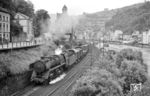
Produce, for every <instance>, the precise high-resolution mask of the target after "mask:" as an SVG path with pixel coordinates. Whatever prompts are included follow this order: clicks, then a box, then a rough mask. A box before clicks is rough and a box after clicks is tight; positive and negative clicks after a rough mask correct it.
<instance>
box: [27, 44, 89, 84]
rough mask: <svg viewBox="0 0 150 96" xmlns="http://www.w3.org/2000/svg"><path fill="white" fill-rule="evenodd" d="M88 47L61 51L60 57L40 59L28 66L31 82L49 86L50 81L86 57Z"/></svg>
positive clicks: (83, 46)
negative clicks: (30, 71)
mask: <svg viewBox="0 0 150 96" xmlns="http://www.w3.org/2000/svg"><path fill="white" fill-rule="evenodd" d="M88 51H89V45H88V44H86V45H82V46H78V47H75V48H74V49H68V50H66V51H63V52H62V53H61V54H60V55H53V56H50V57H42V58H41V60H38V61H36V62H34V63H32V64H31V65H30V69H31V70H32V75H31V82H34V83H36V84H46V85H47V84H49V82H50V81H52V80H53V79H55V78H56V77H58V76H60V75H61V74H62V73H63V72H64V71H66V70H68V69H70V68H71V67H72V66H73V65H75V64H77V63H78V62H80V61H81V60H82V58H84V57H85V56H86V54H87V53H88Z"/></svg>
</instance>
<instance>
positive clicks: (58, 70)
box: [56, 67, 63, 76]
mask: <svg viewBox="0 0 150 96" xmlns="http://www.w3.org/2000/svg"><path fill="white" fill-rule="evenodd" d="M56 73H57V76H58V75H61V74H62V73H63V68H62V67H60V68H58V69H56Z"/></svg>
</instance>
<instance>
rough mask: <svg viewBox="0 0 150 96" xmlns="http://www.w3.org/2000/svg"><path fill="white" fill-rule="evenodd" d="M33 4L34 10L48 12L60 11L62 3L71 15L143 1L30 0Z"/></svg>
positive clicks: (142, 0)
mask: <svg viewBox="0 0 150 96" xmlns="http://www.w3.org/2000/svg"><path fill="white" fill-rule="evenodd" d="M30 1H32V3H33V4H34V7H35V10H38V9H45V10H47V11H48V12H49V14H53V13H57V12H61V9H62V7H63V5H64V4H65V5H66V6H67V7H68V13H69V14H71V15H78V14H82V13H83V12H87V13H93V12H97V11H101V10H103V9H104V8H108V9H114V8H120V7H123V6H127V5H132V4H135V3H141V2H144V0H30Z"/></svg>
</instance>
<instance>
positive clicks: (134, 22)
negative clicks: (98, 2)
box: [105, 2, 150, 34]
mask: <svg viewBox="0 0 150 96" xmlns="http://www.w3.org/2000/svg"><path fill="white" fill-rule="evenodd" d="M116 10H117V13H116V14H115V15H114V16H113V17H112V19H111V20H109V21H108V22H107V23H106V25H105V27H106V28H107V29H112V30H122V31H123V32H124V33H128V34H132V32H133V31H140V32H143V31H145V30H147V29H149V28H150V2H146V3H140V4H135V5H132V6H127V7H123V8H120V9H116Z"/></svg>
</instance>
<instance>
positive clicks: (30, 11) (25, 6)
mask: <svg viewBox="0 0 150 96" xmlns="http://www.w3.org/2000/svg"><path fill="white" fill-rule="evenodd" d="M13 3H14V5H15V11H16V12H20V13H23V14H25V15H27V16H29V17H33V16H34V6H33V4H32V2H31V1H29V0H28V1H25V0H14V2H13Z"/></svg>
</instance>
